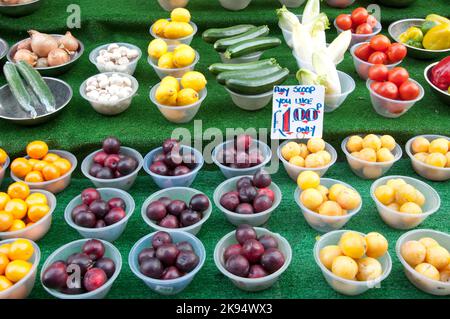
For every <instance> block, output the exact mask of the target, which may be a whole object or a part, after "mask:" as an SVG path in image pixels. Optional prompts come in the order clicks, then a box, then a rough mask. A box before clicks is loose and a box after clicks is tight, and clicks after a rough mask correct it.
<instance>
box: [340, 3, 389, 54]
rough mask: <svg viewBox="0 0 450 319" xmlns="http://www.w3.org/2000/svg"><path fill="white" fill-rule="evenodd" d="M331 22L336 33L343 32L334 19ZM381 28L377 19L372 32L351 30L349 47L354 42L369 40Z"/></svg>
mask: <svg viewBox="0 0 450 319" xmlns="http://www.w3.org/2000/svg"><path fill="white" fill-rule="evenodd" d="M337 1H339V0H337ZM333 24H334V27H335V28H336V30H337V33H338V34H340V33H342V32H344V30H342V29H341V28H339V27H338V26H337V24H336V20H334V22H333ZM381 29H382V26H381V23H380V22H379V21H377V24H376V26H375V27H374V28H373V32H372V33H369V34H356V33H353V32H352V41H350V47H353V46H354V45H355V44H358V43H361V42H367V41H369V40H370V39H371V38H373V37H374V36H376V35H377V34H378V33H380V32H381Z"/></svg>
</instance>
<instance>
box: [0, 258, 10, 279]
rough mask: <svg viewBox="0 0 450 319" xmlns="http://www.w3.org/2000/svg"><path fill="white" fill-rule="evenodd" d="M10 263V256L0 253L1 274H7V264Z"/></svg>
mask: <svg viewBox="0 0 450 319" xmlns="http://www.w3.org/2000/svg"><path fill="white" fill-rule="evenodd" d="M8 264H9V258H8V256H6V254H3V253H0V275H4V274H5V269H6V266H8Z"/></svg>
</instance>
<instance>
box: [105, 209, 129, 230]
mask: <svg viewBox="0 0 450 319" xmlns="http://www.w3.org/2000/svg"><path fill="white" fill-rule="evenodd" d="M126 216H127V213H126V212H125V211H124V210H123V209H122V208H120V207H115V208H113V209H111V210H110V211H109V213H108V214H106V216H105V219H104V220H105V224H106V225H107V226H109V225H113V224H115V223H118V222H119V221H121V220H122V219H124V218H125V217H126Z"/></svg>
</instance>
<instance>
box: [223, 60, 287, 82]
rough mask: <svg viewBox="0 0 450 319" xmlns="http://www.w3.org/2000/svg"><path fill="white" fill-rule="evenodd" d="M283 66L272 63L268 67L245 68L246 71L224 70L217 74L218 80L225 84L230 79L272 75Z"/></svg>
mask: <svg viewBox="0 0 450 319" xmlns="http://www.w3.org/2000/svg"><path fill="white" fill-rule="evenodd" d="M280 70H281V67H280V66H279V65H278V64H277V65H271V66H268V67H266V66H265V67H262V68H259V69H254V70H244V71H228V72H222V73H220V74H219V75H217V78H216V79H217V82H219V83H220V84H225V82H226V81H227V80H229V79H241V80H244V79H252V78H257V77H261V76H270V75H271V74H272V73H275V72H277V71H280Z"/></svg>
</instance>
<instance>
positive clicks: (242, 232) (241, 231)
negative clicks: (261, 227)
mask: <svg viewBox="0 0 450 319" xmlns="http://www.w3.org/2000/svg"><path fill="white" fill-rule="evenodd" d="M235 236H236V240H237V241H238V243H239V244H241V245H243V244H244V243H245V242H246V241H247V240H249V239H256V238H257V237H258V236H257V235H256V231H255V229H254V228H253V227H252V226H250V225H247V224H242V225H239V227H238V228H237V229H236V233H235Z"/></svg>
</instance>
